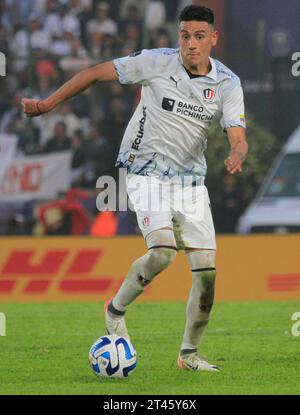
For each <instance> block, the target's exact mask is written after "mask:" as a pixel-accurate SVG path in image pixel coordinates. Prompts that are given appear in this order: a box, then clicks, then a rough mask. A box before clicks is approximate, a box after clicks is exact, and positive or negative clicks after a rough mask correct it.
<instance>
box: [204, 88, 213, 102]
mask: <svg viewBox="0 0 300 415" xmlns="http://www.w3.org/2000/svg"><path fill="white" fill-rule="evenodd" d="M203 97H204V100H205V101H209V102H212V101H213V100H214V97H215V91H214V90H213V89H210V88H207V89H204V91H203Z"/></svg>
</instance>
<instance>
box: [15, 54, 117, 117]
mask: <svg viewBox="0 0 300 415" xmlns="http://www.w3.org/2000/svg"><path fill="white" fill-rule="evenodd" d="M116 80H118V75H117V72H116V70H115V67H114V64H113V62H112V61H109V62H105V63H100V64H98V65H95V66H93V67H91V68H88V69H85V70H83V71H81V72H79V73H78V74H76V75H75V76H73V78H71V79H70V80H69V81H67V82H66V83H65V84H63V85H62V86H61V87H60V88H59V89H57V90H56V91H55V92H54V93H53V94H52V95H50V96H49V97H48V98H46V99H43V100H38V99H30V98H22V101H21V103H22V106H23V111H24V114H25V115H26V116H27V117H36V116H38V115H41V114H44V113H46V112H49V111H51V110H53V109H54V108H55V107H57V105H59V104H61V103H62V102H64V101H66V100H68V99H69V98H71V97H73V96H75V95H77V94H79V93H80V92H82V91H84V90H85V89H87V88H89V87H90V86H91V85H92V84H94V83H95V82H109V81H116Z"/></svg>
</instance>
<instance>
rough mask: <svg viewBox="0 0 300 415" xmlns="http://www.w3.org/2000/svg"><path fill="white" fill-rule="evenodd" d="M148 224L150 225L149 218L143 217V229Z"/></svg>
mask: <svg viewBox="0 0 300 415" xmlns="http://www.w3.org/2000/svg"><path fill="white" fill-rule="evenodd" d="M149 224H150V218H149V217H145V218H144V219H143V226H144V227H145V228H147V226H149Z"/></svg>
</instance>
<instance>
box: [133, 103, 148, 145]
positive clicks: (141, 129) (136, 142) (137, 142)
mask: <svg viewBox="0 0 300 415" xmlns="http://www.w3.org/2000/svg"><path fill="white" fill-rule="evenodd" d="M146 110H147V107H143V116H142V118H141V119H140V121H139V125H140V126H139V131H138V133H137V136H136V138H135V140H134V142H133V143H132V146H131V147H132V148H133V149H134V150H137V151H138V150H139V147H140V144H141V141H142V138H143V136H144V127H145V122H146V118H147V112H146Z"/></svg>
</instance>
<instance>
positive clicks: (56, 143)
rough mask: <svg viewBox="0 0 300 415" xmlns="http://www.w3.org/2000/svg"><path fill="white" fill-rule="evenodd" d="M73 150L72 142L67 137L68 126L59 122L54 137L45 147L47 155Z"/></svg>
mask: <svg viewBox="0 0 300 415" xmlns="http://www.w3.org/2000/svg"><path fill="white" fill-rule="evenodd" d="M70 148H71V142H70V139H69V137H67V135H66V124H65V123H64V122H62V121H59V122H58V123H56V124H55V127H54V136H53V138H51V139H50V140H49V141H48V142H47V143H46V145H45V148H44V152H45V153H54V152H56V151H64V150H69V149H70Z"/></svg>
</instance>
